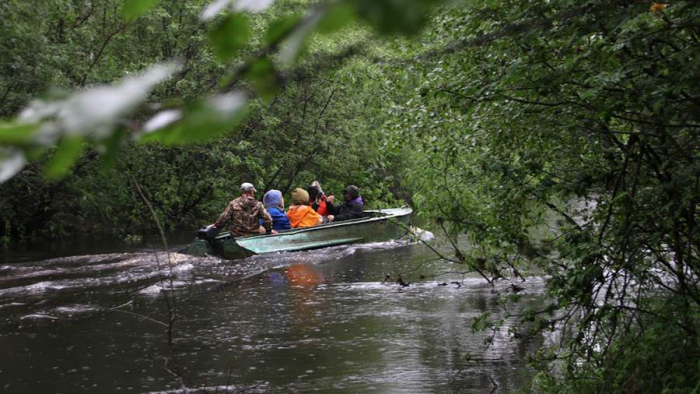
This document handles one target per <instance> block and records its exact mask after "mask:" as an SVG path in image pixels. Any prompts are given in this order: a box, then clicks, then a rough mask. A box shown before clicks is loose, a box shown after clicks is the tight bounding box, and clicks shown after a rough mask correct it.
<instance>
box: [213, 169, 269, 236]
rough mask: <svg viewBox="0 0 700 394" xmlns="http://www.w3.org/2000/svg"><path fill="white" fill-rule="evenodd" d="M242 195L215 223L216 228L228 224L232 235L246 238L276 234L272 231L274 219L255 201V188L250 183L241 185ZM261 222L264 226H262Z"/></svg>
mask: <svg viewBox="0 0 700 394" xmlns="http://www.w3.org/2000/svg"><path fill="white" fill-rule="evenodd" d="M241 192H242V195H241V196H240V197H238V198H237V199H235V200H233V201H231V202H230V203H229V204H228V206H227V207H226V209H225V210H224V213H222V214H221V215H220V216H219V218H218V219H217V220H216V223H214V227H216V228H218V229H221V228H224V227H225V226H226V225H227V224H228V225H229V230H230V231H231V235H233V236H234V237H244V236H246V235H252V234H266V233H267V234H270V233H273V234H276V233H277V232H276V231H274V230H273V229H272V218H271V217H270V214H269V213H268V212H267V210H266V209H265V207H264V206H263V204H262V203H261V202H260V201H258V200H256V199H255V192H256V190H255V187H254V186H253V185H252V184H250V183H247V182H246V183H244V184H242V185H241ZM260 220H262V223H263V225H262V226H260Z"/></svg>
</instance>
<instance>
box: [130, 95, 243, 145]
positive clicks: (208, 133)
mask: <svg viewBox="0 0 700 394" xmlns="http://www.w3.org/2000/svg"><path fill="white" fill-rule="evenodd" d="M245 101H246V100H245V97H244V96H243V95H242V94H229V95H225V96H218V97H215V98H212V99H208V100H199V101H196V102H194V103H192V104H189V105H188V106H187V107H186V108H185V111H184V114H182V116H180V115H181V114H180V113H179V112H178V111H167V112H165V111H164V112H162V113H161V114H158V115H156V116H155V117H154V118H153V119H151V121H149V122H148V123H146V125H145V126H144V129H145V132H144V134H142V135H141V137H140V138H139V140H140V141H141V142H161V143H164V144H166V145H182V144H189V143H203V142H207V141H211V140H212V139H214V138H216V137H219V136H221V135H222V134H225V133H227V132H230V131H231V130H232V129H233V128H234V127H235V126H236V125H237V124H238V123H239V122H240V121H241V119H242V118H243V115H244V113H245V111H244V109H245ZM165 114H174V116H173V117H172V119H171V121H165V122H163V125H154V124H155V123H156V120H157V119H158V118H159V116H160V117H161V118H162V117H163V115H165ZM175 116H177V117H178V118H176V117H175ZM158 123H160V121H158Z"/></svg>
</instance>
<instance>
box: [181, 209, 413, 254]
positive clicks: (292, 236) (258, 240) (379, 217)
mask: <svg viewBox="0 0 700 394" xmlns="http://www.w3.org/2000/svg"><path fill="white" fill-rule="evenodd" d="M411 213H412V210H411V209H410V208H394V209H381V210H374V211H366V212H365V215H366V216H367V217H365V218H362V219H355V220H348V221H344V222H338V223H330V224H324V225H321V226H315V227H307V228H301V229H292V230H287V231H282V232H280V233H279V234H273V235H252V236H247V237H241V238H233V237H231V235H230V234H229V233H228V232H226V233H223V234H221V235H219V236H217V237H216V238H214V239H212V240H203V239H197V240H195V241H194V242H193V243H192V244H191V245H190V246H188V247H187V248H185V249H184V250H183V251H182V253H185V254H190V255H194V256H206V255H214V256H219V257H222V258H224V259H227V260H234V259H240V258H245V257H249V256H252V255H256V254H262V253H274V252H291V251H299V250H310V249H319V248H325V247H329V246H336V245H346V244H352V243H366V242H382V241H388V240H392V239H397V238H400V237H402V236H404V235H406V234H407V233H408V228H409V224H410V220H411Z"/></svg>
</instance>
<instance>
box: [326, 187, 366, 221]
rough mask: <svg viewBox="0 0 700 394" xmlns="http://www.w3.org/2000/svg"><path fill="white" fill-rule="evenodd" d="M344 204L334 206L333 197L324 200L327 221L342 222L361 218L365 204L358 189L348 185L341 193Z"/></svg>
mask: <svg viewBox="0 0 700 394" xmlns="http://www.w3.org/2000/svg"><path fill="white" fill-rule="evenodd" d="M343 197H344V199H345V202H343V204H341V205H334V204H333V203H334V202H335V197H334V196H329V197H328V198H327V199H326V209H327V210H328V220H329V221H331V222H342V221H343V220H351V219H360V218H362V217H363V212H364V209H365V203H364V201H362V197H360V189H359V188H358V187H357V186H354V185H350V186H348V187H346V188H345V190H344V191H343Z"/></svg>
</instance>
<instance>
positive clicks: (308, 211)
mask: <svg viewBox="0 0 700 394" xmlns="http://www.w3.org/2000/svg"><path fill="white" fill-rule="evenodd" d="M287 217H288V218H289V223H290V224H291V226H292V228H301V227H313V226H317V225H319V224H323V223H326V222H327V221H328V219H326V218H325V217H323V216H321V215H319V214H318V213H317V212H316V211H314V209H313V208H311V207H310V206H309V193H307V192H306V190H304V189H301V188H296V189H294V191H293V192H292V206H291V207H289V210H288V211H287Z"/></svg>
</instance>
